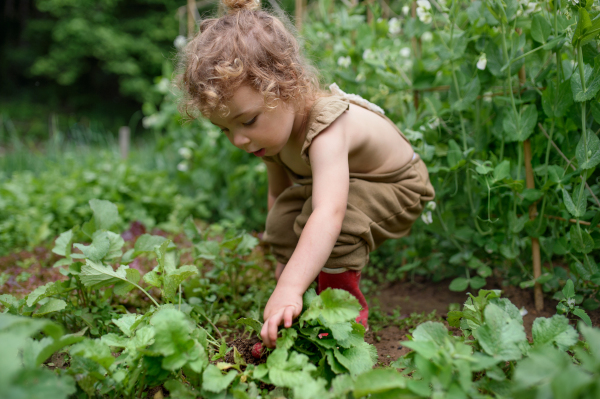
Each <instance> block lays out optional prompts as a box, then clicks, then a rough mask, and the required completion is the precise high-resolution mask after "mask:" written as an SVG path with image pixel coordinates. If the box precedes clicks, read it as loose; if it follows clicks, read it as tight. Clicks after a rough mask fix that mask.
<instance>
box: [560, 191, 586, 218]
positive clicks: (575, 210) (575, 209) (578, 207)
mask: <svg viewBox="0 0 600 399" xmlns="http://www.w3.org/2000/svg"><path fill="white" fill-rule="evenodd" d="M574 192H575V193H577V194H576V196H577V198H576V199H577V200H578V201H577V203H576V204H575V203H574V202H573V200H572V199H571V196H570V195H569V193H568V192H567V190H565V189H564V188H563V189H562V193H563V202H564V204H565V207H566V208H567V211H569V213H570V214H571V215H573V216H575V217H576V218H580V217H582V216H583V215H585V208H586V205H587V194H586V192H585V191H584V192H583V195H581V198H580V196H579V192H580V189H579V187H577V188H576V189H575V190H574Z"/></svg>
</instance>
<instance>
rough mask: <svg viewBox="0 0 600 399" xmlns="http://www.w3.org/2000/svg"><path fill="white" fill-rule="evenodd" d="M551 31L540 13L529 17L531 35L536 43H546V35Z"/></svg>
mask: <svg viewBox="0 0 600 399" xmlns="http://www.w3.org/2000/svg"><path fill="white" fill-rule="evenodd" d="M551 32H552V26H551V25H550V23H549V22H548V21H547V20H546V18H545V17H544V16H543V15H542V14H541V13H538V14H535V15H534V16H533V18H532V19H531V37H533V38H534V39H535V41H537V42H538V43H542V44H543V43H546V41H547V40H548V36H550V33H551Z"/></svg>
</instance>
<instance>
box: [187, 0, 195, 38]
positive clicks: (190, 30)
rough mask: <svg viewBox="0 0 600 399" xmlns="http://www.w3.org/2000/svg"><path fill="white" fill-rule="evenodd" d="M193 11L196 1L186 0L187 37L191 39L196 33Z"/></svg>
mask: <svg viewBox="0 0 600 399" xmlns="http://www.w3.org/2000/svg"><path fill="white" fill-rule="evenodd" d="M194 10H196V0H187V35H188V39H191V38H192V37H193V36H194V33H196V20H195V19H194Z"/></svg>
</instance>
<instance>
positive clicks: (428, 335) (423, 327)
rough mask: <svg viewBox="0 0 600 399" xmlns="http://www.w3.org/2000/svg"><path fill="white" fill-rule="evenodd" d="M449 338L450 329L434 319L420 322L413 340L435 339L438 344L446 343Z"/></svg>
mask: <svg viewBox="0 0 600 399" xmlns="http://www.w3.org/2000/svg"><path fill="white" fill-rule="evenodd" d="M447 338H448V329H447V328H446V327H445V326H444V325H443V324H442V323H438V322H433V321H427V322H425V323H423V324H420V325H418V326H417V328H415V330H414V332H413V341H416V342H419V341H422V342H428V341H433V342H435V343H436V344H438V345H440V346H442V345H444V343H445V341H446V339H447Z"/></svg>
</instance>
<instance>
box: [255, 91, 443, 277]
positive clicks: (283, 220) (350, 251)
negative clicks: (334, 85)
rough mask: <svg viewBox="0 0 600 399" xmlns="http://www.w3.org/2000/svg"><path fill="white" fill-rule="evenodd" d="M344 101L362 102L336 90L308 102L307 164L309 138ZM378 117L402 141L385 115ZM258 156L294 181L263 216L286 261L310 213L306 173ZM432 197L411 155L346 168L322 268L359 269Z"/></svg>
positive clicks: (420, 167) (403, 230)
mask: <svg viewBox="0 0 600 399" xmlns="http://www.w3.org/2000/svg"><path fill="white" fill-rule="evenodd" d="M349 102H352V103H353V104H356V105H359V106H363V107H364V105H362V104H360V103H356V102H355V101H352V100H348V99H346V98H344V97H341V96H337V95H334V96H329V97H321V98H319V99H318V100H317V101H316V102H315V103H314V105H313V107H312V109H311V111H310V113H309V116H308V124H307V134H306V139H305V142H304V145H303V147H302V150H301V153H300V155H301V156H302V159H303V160H304V161H305V162H306V163H307V164H308V165H310V160H309V159H308V148H309V147H310V144H311V142H312V140H313V139H314V138H315V137H316V136H317V135H318V134H319V133H320V132H321V131H323V130H324V129H325V128H326V127H327V126H329V125H330V124H331V123H332V122H333V121H335V120H336V119H337V118H338V117H339V116H340V115H341V114H342V113H343V112H344V111H346V110H347V109H348V108H349ZM365 108H366V107H365ZM382 116H383V115H382ZM383 117H384V118H385V119H387V120H388V121H389V122H390V123H391V124H392V125H393V126H394V127H395V128H396V130H398V134H400V135H402V137H404V139H405V140H406V141H408V139H406V137H405V136H404V135H403V134H402V132H401V131H400V129H398V128H397V127H396V125H395V124H394V123H393V122H392V121H391V120H390V119H389V118H387V117H385V116H383ZM264 159H265V160H266V161H271V162H277V163H278V164H280V165H282V166H283V167H284V168H285V170H286V171H287V173H288V175H289V176H290V178H291V179H292V181H293V182H294V183H296V184H295V185H294V186H292V187H289V188H287V189H285V190H284V191H283V192H282V193H281V194H280V195H279V196H278V197H277V200H276V201H275V204H274V205H273V207H272V208H271V211H270V212H269V214H268V216H267V223H266V231H265V234H264V236H263V239H264V240H265V241H266V242H268V243H269V244H271V249H272V252H273V254H274V256H275V258H276V259H277V261H279V262H281V263H283V264H287V262H288V261H289V259H290V257H291V256H292V253H293V252H294V250H295V248H296V245H297V244H298V240H299V237H300V234H301V233H302V230H303V229H304V226H305V225H306V222H307V221H308V218H309V216H310V215H311V213H312V177H310V176H309V177H306V176H299V175H297V174H295V173H294V172H293V171H292V170H291V169H289V168H288V167H287V166H286V165H284V164H283V162H281V159H280V158H279V155H276V156H274V157H265V158H264ZM434 196H435V192H434V189H433V186H432V185H431V183H430V181H429V173H428V172H427V167H426V166H425V163H424V162H423V161H422V160H421V158H420V157H419V155H417V154H415V156H414V157H413V159H412V160H411V161H410V162H409V163H408V164H406V165H405V166H403V167H402V168H400V169H398V170H397V171H395V172H391V173H385V174H366V173H352V172H351V173H350V188H349V192H348V207H347V209H346V214H345V216H344V220H343V222H342V230H341V232H340V235H339V237H338V239H337V242H336V243H335V246H334V248H333V250H332V252H331V255H330V256H329V259H328V260H327V262H326V263H325V266H324V267H323V269H322V271H324V272H326V273H332V274H335V273H342V272H344V271H347V270H361V269H362V268H363V267H364V266H365V265H366V264H367V262H368V261H369V252H371V251H373V250H375V249H376V248H377V247H379V246H380V245H381V244H382V243H383V242H384V241H385V240H387V239H390V238H400V237H403V236H406V235H408V234H409V233H410V229H411V226H412V224H413V223H414V222H415V220H417V218H418V217H419V215H420V214H421V212H422V211H423V207H424V206H425V204H426V203H427V202H428V201H431V200H433V198H434Z"/></svg>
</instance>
